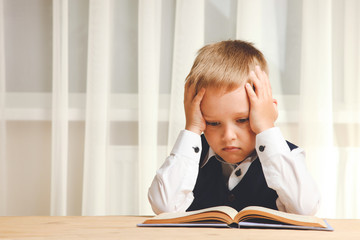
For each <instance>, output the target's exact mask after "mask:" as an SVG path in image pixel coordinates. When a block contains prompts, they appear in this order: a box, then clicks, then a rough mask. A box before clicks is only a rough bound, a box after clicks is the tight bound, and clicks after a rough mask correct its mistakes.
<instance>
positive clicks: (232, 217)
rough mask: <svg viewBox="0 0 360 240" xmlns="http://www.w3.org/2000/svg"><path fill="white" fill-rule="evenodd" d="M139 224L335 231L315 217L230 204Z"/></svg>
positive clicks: (144, 225) (172, 214) (154, 218)
mask: <svg viewBox="0 0 360 240" xmlns="http://www.w3.org/2000/svg"><path fill="white" fill-rule="evenodd" d="M138 226H139V227H233V228H285V229H287V228H289V229H312V230H325V231H332V230H333V228H332V227H331V226H330V225H329V224H328V223H327V222H326V221H325V220H323V219H320V218H318V217H315V216H304V215H297V214H291V213H285V212H280V211H276V210H273V209H269V208H264V207H256V206H251V207H246V208H244V209H243V210H241V211H240V212H237V211H236V210H235V209H233V208H231V207H228V206H220V207H211V208H206V209H202V210H196V211H189V212H179V213H162V214H159V215H157V216H155V217H153V218H149V219H147V220H145V221H144V222H143V223H142V224H138Z"/></svg>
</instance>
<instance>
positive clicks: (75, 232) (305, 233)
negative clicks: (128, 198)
mask: <svg viewBox="0 0 360 240" xmlns="http://www.w3.org/2000/svg"><path fill="white" fill-rule="evenodd" d="M145 219H146V217H134V216H104V217H48V216H46V217H45V216H44V217H0V239H154V240H155V239H156V240H160V239H170V240H174V239H183V240H184V239H186V240H191V239H196V240H201V239H224V240H228V239H237V240H239V239H270V240H271V239H276V240H279V239H287V240H297V239H299V240H309V239H316V240H321V239H326V240H331V239H344V240H352V239H354V240H355V239H357V240H359V239H360V219H357V220H340V219H339V220H328V222H329V223H330V225H331V226H332V227H333V228H334V229H335V231H333V232H323V231H309V230H274V229H227V228H149V227H147V228H140V227H136V224H137V223H141V222H143V221H144V220H145Z"/></svg>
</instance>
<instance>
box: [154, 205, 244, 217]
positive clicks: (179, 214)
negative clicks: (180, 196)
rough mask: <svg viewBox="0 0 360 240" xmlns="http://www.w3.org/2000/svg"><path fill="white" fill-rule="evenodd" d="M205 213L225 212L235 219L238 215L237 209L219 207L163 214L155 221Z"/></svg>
mask: <svg viewBox="0 0 360 240" xmlns="http://www.w3.org/2000/svg"><path fill="white" fill-rule="evenodd" d="M205 212H223V213H225V214H227V215H228V216H229V217H230V218H232V219H234V217H235V216H236V214H237V213H238V212H237V211H236V210H235V209H233V208H231V207H228V206H219V207H211V208H205V209H201V210H195V211H189V212H171V213H161V214H159V215H157V216H155V217H153V219H157V220H160V219H174V218H180V217H187V216H191V215H196V214H199V213H205Z"/></svg>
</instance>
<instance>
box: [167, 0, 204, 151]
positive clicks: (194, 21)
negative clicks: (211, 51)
mask: <svg viewBox="0 0 360 240" xmlns="http://www.w3.org/2000/svg"><path fill="white" fill-rule="evenodd" d="M204 4H205V3H204V0H198V1H186V0H179V1H176V14H175V16H176V17H175V35H174V49H173V67H172V79H171V94H170V113H169V114H170V116H169V133H168V152H170V151H171V149H172V147H173V145H174V143H175V140H176V138H177V135H178V134H179V132H180V130H182V129H184V128H185V113H184V105H183V99H184V84H185V78H186V76H187V75H188V73H189V72H190V69H191V66H192V63H193V61H194V59H195V55H196V52H197V51H198V50H199V49H200V48H201V47H202V46H203V45H204V29H205V25H204V24H205V22H204V19H205V5H204Z"/></svg>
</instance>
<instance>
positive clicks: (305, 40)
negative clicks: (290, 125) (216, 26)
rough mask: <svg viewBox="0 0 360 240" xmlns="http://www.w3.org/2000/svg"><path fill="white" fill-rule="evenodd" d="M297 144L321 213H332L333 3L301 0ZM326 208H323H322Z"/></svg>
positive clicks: (335, 163)
mask: <svg viewBox="0 0 360 240" xmlns="http://www.w3.org/2000/svg"><path fill="white" fill-rule="evenodd" d="M302 19H303V21H302V46H301V47H302V53H301V80H300V110H299V136H300V142H299V145H300V146H302V147H303V148H305V150H306V155H307V158H306V160H307V166H308V168H309V170H310V172H311V173H312V175H313V176H314V177H315V179H316V182H317V183H318V186H319V188H320V190H321V192H322V195H323V197H324V198H325V199H323V201H322V205H321V206H322V208H321V210H320V214H326V215H327V216H330V217H335V212H336V197H337V196H336V186H337V169H338V157H337V151H336V149H335V148H334V135H333V133H334V129H333V123H334V120H333V110H334V109H333V97H332V94H333V87H332V82H333V81H332V80H333V78H332V40H331V39H332V3H331V1H327V0H317V1H313V0H304V1H303V18H302ZM325 209H326V210H325Z"/></svg>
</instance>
